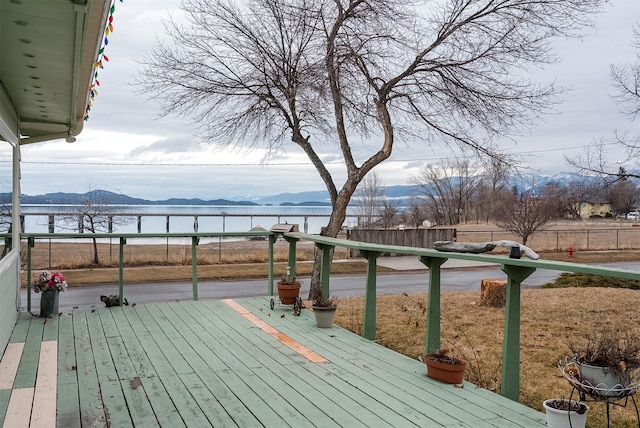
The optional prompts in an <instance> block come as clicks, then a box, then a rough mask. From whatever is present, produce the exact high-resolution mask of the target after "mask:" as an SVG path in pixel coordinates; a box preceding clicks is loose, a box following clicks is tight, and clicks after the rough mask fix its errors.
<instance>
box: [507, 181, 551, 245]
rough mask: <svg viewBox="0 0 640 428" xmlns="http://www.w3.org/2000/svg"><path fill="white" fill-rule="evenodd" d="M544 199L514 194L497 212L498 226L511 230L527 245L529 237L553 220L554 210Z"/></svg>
mask: <svg viewBox="0 0 640 428" xmlns="http://www.w3.org/2000/svg"><path fill="white" fill-rule="evenodd" d="M551 208H552V207H550V205H549V201H548V200H547V199H546V198H544V197H534V196H527V195H518V194H517V193H516V192H512V193H511V194H510V195H509V196H508V197H506V198H505V199H503V200H502V202H501V204H500V205H499V208H498V210H497V216H498V217H497V218H498V226H500V227H502V228H503V229H506V230H509V231H511V232H513V233H514V234H516V236H519V237H520V238H521V239H522V244H523V245H527V240H528V239H529V237H530V236H531V235H532V234H533V233H534V232H535V231H537V230H539V229H541V228H543V227H544V226H545V225H546V224H547V223H549V222H550V221H551V220H552V219H553V210H552V209H551Z"/></svg>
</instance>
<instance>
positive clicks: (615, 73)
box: [565, 23, 640, 180]
mask: <svg viewBox="0 0 640 428" xmlns="http://www.w3.org/2000/svg"><path fill="white" fill-rule="evenodd" d="M633 32H634V40H633V46H634V47H635V48H637V50H638V53H636V60H635V62H633V63H627V64H613V65H611V68H610V75H611V80H612V82H613V86H614V89H615V91H616V93H615V99H616V100H617V101H618V102H619V103H620V105H622V106H623V109H624V110H623V113H624V114H626V115H627V116H628V117H629V118H630V120H631V121H632V122H633V121H635V120H637V118H638V115H639V114H640V23H639V24H636V26H635V27H634V31H633ZM612 147H613V148H616V149H619V150H615V152H616V154H617V152H618V151H620V152H621V154H617V155H616V157H612V156H610V153H612V152H614V151H612V150H611V148H612ZM565 160H566V161H567V162H568V163H569V164H570V165H572V166H573V167H574V168H576V169H577V170H578V171H580V172H581V173H587V174H592V175H597V176H601V177H606V178H608V179H612V180H619V179H623V178H640V173H638V172H637V171H638V169H640V135H639V134H635V135H634V134H628V133H624V132H622V133H621V132H617V131H616V132H615V133H614V135H613V136H612V137H610V138H600V139H597V140H594V141H593V142H592V143H591V144H590V145H589V147H588V148H587V150H586V151H583V152H580V153H576V154H575V155H574V156H572V157H566V156H565Z"/></svg>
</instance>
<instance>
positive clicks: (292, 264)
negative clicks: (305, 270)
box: [283, 235, 298, 278]
mask: <svg viewBox="0 0 640 428" xmlns="http://www.w3.org/2000/svg"><path fill="white" fill-rule="evenodd" d="M283 236H284V235H283ZM284 239H286V240H287V242H288V243H289V261H288V263H287V265H288V266H289V273H290V274H291V277H292V278H293V277H294V276H296V244H297V243H298V240H297V239H296V238H289V237H288V236H285V237H284Z"/></svg>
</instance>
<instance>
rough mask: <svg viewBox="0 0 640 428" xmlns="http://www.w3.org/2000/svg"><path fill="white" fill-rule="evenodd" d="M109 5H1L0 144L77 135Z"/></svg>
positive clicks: (100, 1) (18, 1) (43, 1)
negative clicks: (1, 142) (0, 140)
mask: <svg viewBox="0 0 640 428" xmlns="http://www.w3.org/2000/svg"><path fill="white" fill-rule="evenodd" d="M110 5H111V1H110V0H0V126H1V127H0V139H2V140H6V141H11V140H12V139H15V137H18V138H19V139H20V143H21V144H28V143H33V142H38V141H46V140H52V139H58V138H65V137H67V135H68V132H69V130H71V133H72V134H73V135H77V134H79V133H80V132H81V131H82V127H83V123H84V121H83V117H84V112H85V108H86V105H87V101H88V95H89V85H90V83H91V78H92V76H93V71H94V70H93V66H94V64H95V61H96V58H97V55H98V50H99V49H100V47H101V43H102V36H103V34H104V28H105V24H106V18H107V16H108V12H109V7H110ZM2 131H4V132H2ZM9 133H11V134H13V136H11V135H8V134H9ZM11 142H15V141H11Z"/></svg>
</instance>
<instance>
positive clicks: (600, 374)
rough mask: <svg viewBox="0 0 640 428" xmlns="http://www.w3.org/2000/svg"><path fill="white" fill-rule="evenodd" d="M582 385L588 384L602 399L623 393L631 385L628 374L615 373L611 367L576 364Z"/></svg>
mask: <svg viewBox="0 0 640 428" xmlns="http://www.w3.org/2000/svg"><path fill="white" fill-rule="evenodd" d="M576 364H577V366H578V370H579V371H580V378H581V379H582V382H583V383H586V382H588V383H589V386H592V387H594V390H595V391H597V393H598V395H600V396H602V397H616V396H620V395H622V394H623V393H624V390H625V388H626V387H627V386H629V385H630V384H631V377H630V375H629V373H628V372H621V373H619V372H616V371H614V370H613V369H612V368H611V367H600V366H592V365H589V364H584V363H576Z"/></svg>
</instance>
